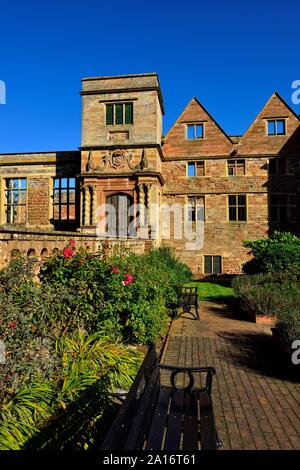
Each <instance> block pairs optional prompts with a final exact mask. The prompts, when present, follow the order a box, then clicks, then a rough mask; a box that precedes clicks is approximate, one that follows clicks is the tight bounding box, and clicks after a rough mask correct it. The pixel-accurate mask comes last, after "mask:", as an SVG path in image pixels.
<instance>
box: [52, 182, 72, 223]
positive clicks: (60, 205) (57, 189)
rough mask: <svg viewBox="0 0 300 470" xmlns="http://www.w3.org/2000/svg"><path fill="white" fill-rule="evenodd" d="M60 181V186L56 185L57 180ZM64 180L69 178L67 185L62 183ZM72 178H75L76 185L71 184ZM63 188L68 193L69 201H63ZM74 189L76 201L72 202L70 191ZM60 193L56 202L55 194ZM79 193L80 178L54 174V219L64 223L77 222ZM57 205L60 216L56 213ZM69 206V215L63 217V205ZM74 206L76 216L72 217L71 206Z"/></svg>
mask: <svg viewBox="0 0 300 470" xmlns="http://www.w3.org/2000/svg"><path fill="white" fill-rule="evenodd" d="M56 180H58V181H59V186H58V187H55V181H56ZM62 180H67V186H66V187H65V186H63V185H62ZM70 180H74V186H70ZM63 190H66V194H67V202H62V193H63ZM72 190H74V202H70V193H71V191H72ZM56 193H57V194H58V202H55V195H56ZM77 195H78V180H77V178H76V177H75V176H54V177H53V178H52V215H53V217H52V218H53V221H54V222H56V223H60V224H64V223H75V222H76V220H77V217H76V198H77ZM55 206H58V214H59V216H58V217H56V215H55ZM64 206H65V207H66V208H67V217H66V218H62V209H63V207H64ZM71 206H74V217H72V218H71V217H70V208H71Z"/></svg>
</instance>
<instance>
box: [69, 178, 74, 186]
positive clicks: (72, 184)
mask: <svg viewBox="0 0 300 470" xmlns="http://www.w3.org/2000/svg"><path fill="white" fill-rule="evenodd" d="M69 188H75V178H69Z"/></svg>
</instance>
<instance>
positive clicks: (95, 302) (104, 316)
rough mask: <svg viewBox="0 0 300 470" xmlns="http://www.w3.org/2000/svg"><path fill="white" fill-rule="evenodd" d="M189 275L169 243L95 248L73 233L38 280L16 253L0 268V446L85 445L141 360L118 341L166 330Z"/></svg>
mask: <svg viewBox="0 0 300 470" xmlns="http://www.w3.org/2000/svg"><path fill="white" fill-rule="evenodd" d="M190 279H191V272H190V270H189V269H188V268H187V267H186V266H185V265H183V264H181V263H179V262H178V261H177V260H176V258H175V257H174V255H173V253H172V251H171V250H169V249H167V248H163V249H159V250H152V251H151V252H150V253H149V254H148V255H143V256H141V255H136V254H132V253H120V250H115V251H112V252H111V253H110V254H109V256H108V254H107V253H105V252H104V251H99V252H98V253H96V254H95V255H93V254H91V253H90V252H89V251H88V250H84V249H81V250H76V247H75V242H74V241H73V240H71V241H70V243H69V246H67V247H66V248H65V249H64V250H63V252H61V253H58V254H55V255H54V256H52V257H51V258H49V259H48V260H47V262H46V263H44V264H43V265H42V266H41V269H40V279H39V280H37V276H36V267H35V265H34V262H33V261H32V260H30V259H29V260H28V259H24V258H23V257H22V256H20V255H18V256H15V257H14V258H13V259H12V261H11V263H10V264H9V265H8V267H6V268H5V269H2V270H1V271H0V339H3V340H4V342H5V346H6V363H5V364H4V365H0V449H20V448H24V447H26V448H35V449H37V448H38V449H40V448H51V449H61V448H64V449H66V448H78V447H79V448H88V447H93V445H94V443H95V441H96V440H97V441H99V435H100V434H101V432H103V426H102V420H103V416H104V415H105V413H106V411H107V409H109V408H110V406H109V400H108V394H109V390H110V389H111V388H113V387H115V386H119V387H122V388H128V387H129V386H130V384H131V381H132V379H133V377H134V376H135V374H136V372H137V369H138V367H139V365H140V361H141V354H139V353H138V352H137V350H136V349H135V348H133V347H129V346H127V347H126V346H124V345H123V343H124V342H127V343H148V342H154V341H156V340H157V339H158V338H159V337H160V336H162V335H163V334H165V332H166V329H167V325H168V321H169V318H168V314H169V309H170V308H171V306H172V302H174V301H175V299H176V285H177V284H182V283H184V282H187V281H189V280H190ZM96 436H97V437H96Z"/></svg>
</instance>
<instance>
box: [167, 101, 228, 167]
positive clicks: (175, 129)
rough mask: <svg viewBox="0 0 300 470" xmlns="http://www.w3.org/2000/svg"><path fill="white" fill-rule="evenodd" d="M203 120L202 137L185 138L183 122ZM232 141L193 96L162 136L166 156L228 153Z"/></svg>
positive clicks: (177, 156)
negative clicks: (163, 136)
mask: <svg viewBox="0 0 300 470" xmlns="http://www.w3.org/2000/svg"><path fill="white" fill-rule="evenodd" d="M197 122H204V123H205V129H204V138H203V139H191V140H189V139H187V138H186V135H185V130H184V124H189V123H191V124H192V123H197ZM232 146H233V142H232V140H231V139H230V137H229V136H228V135H227V134H226V133H225V132H224V130H223V129H222V128H221V126H220V125H219V124H218V123H217V122H216V121H215V119H214V118H213V117H212V116H211V115H210V113H209V112H208V111H207V110H206V109H205V107H204V106H203V105H202V104H201V103H200V102H199V100H198V99H197V98H196V97H193V98H192V99H191V100H190V102H189V103H188V105H187V106H186V107H185V109H184V110H183V111H182V113H181V114H180V116H179V117H178V118H177V119H176V121H175V123H174V124H173V125H172V126H171V128H170V129H169V131H168V132H167V134H166V136H165V138H164V145H163V152H164V155H165V156H166V157H170V158H173V157H174V158H179V157H180V156H181V157H182V156H186V157H192V156H201V155H203V156H209V155H212V156H213V155H216V156H217V155H218V156H220V155H229V154H230V152H231V150H232Z"/></svg>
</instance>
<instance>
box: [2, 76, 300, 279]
mask: <svg viewBox="0 0 300 470" xmlns="http://www.w3.org/2000/svg"><path fill="white" fill-rule="evenodd" d="M81 96H82V139H81V147H80V149H79V150H74V151H69V152H40V153H24V154H1V155H0V260H1V261H0V262H1V264H2V265H3V264H4V263H5V262H7V261H8V260H9V257H10V253H11V251H12V250H16V249H17V250H19V251H21V252H24V253H26V254H27V255H28V256H37V257H39V258H41V259H43V258H45V257H47V256H48V255H49V254H50V253H51V252H52V251H53V250H58V249H61V248H63V247H64V246H65V245H66V243H67V242H68V240H69V239H70V238H74V239H76V241H77V244H78V245H79V246H80V245H86V246H89V247H90V249H91V250H93V251H95V250H96V249H97V247H98V246H99V244H100V243H101V242H102V241H103V240H109V243H115V242H122V243H123V244H124V245H125V246H130V247H132V249H134V250H135V251H138V252H144V251H145V250H148V249H149V248H150V247H151V246H160V245H161V244H168V245H171V246H173V247H174V248H175V249H176V253H177V254H178V255H179V257H180V258H181V259H182V261H184V262H186V263H187V264H188V265H189V266H190V267H191V269H192V270H193V272H194V274H195V275H196V276H199V277H201V276H204V275H210V274H221V273H238V272H240V270H241V266H242V264H243V263H244V262H245V261H247V260H248V259H249V253H248V250H247V249H245V248H243V246H242V241H243V240H246V239H257V238H261V237H264V236H267V235H268V234H269V233H270V231H273V230H288V231H291V232H293V233H296V234H299V231H300V225H299V220H300V218H299V216H300V214H299V211H300V192H299V190H298V181H299V177H300V121H299V118H298V116H297V115H296V114H295V113H294V111H293V110H292V109H291V108H290V107H289V106H288V105H287V103H285V102H284V100H283V99H282V98H281V97H280V96H279V95H278V94H277V93H274V94H273V95H272V96H271V98H270V99H269V101H268V102H267V103H266V105H265V106H264V107H263V109H262V110H261V112H260V113H259V114H258V116H257V117H256V119H255V120H254V122H253V123H252V124H251V125H250V127H249V129H248V130H247V131H246V132H245V134H244V135H242V136H229V135H227V134H226V133H225V131H224V130H223V129H221V127H220V126H219V125H218V123H217V122H216V121H215V120H214V119H213V117H212V116H211V115H210V114H209V113H208V111H207V110H206V109H205V108H204V107H203V106H202V105H201V104H200V102H199V101H198V100H197V99H196V98H193V99H192V100H191V101H190V103H189V104H188V105H187V107H186V108H185V109H184V110H183V112H182V114H181V115H180V116H179V117H178V119H177V120H176V122H175V124H174V125H173V126H172V127H171V129H170V130H169V131H168V133H167V134H166V135H165V136H164V137H163V136H162V117H163V114H164V107H163V99H162V94H161V90H160V85H159V80H158V77H157V74H155V73H148V74H139V75H126V76H114V77H95V78H85V79H83V80H82V91H81ZM198 235H199V236H198ZM193 237H194V239H193Z"/></svg>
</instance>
